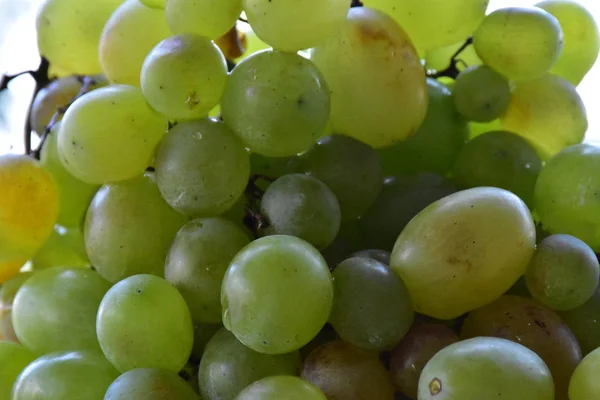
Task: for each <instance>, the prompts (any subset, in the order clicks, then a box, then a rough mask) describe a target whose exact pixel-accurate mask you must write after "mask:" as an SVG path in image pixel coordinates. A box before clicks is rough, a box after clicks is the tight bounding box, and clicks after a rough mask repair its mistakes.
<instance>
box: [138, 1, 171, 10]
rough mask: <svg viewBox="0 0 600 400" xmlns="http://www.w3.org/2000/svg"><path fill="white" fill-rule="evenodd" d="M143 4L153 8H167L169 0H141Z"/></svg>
mask: <svg viewBox="0 0 600 400" xmlns="http://www.w3.org/2000/svg"><path fill="white" fill-rule="evenodd" d="M139 1H140V2H141V3H142V4H143V5H145V6H148V7H151V8H165V6H166V3H167V0H139Z"/></svg>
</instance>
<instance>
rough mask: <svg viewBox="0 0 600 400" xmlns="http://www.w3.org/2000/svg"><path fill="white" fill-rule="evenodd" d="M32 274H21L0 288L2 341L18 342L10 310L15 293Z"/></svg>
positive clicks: (0, 334)
mask: <svg viewBox="0 0 600 400" xmlns="http://www.w3.org/2000/svg"><path fill="white" fill-rule="evenodd" d="M32 274H33V273H32V272H22V273H20V274H18V275H16V276H14V277H13V278H11V279H9V280H7V281H6V282H4V284H3V285H2V287H0V337H1V338H2V340H10V341H13V342H18V341H19V339H17V335H16V334H15V329H14V327H13V322H12V309H13V304H14V301H15V296H16V295H17V292H18V291H19V289H20V288H21V286H23V284H24V283H25V281H26V280H27V279H29V278H30V277H31V275H32Z"/></svg>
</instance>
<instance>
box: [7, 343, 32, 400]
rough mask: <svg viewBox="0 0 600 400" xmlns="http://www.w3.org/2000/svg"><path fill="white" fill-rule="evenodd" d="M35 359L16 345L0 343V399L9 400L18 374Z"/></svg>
mask: <svg viewBox="0 0 600 400" xmlns="http://www.w3.org/2000/svg"><path fill="white" fill-rule="evenodd" d="M35 359H36V356H35V354H34V353H32V352H31V351H30V350H28V349H27V348H26V347H23V346H22V345H20V344H18V343H12V342H9V341H4V340H2V341H0V397H1V398H2V399H7V400H8V399H10V398H11V392H12V388H13V385H14V384H15V381H16V380H17V377H18V376H19V374H20V373H21V372H22V371H23V370H24V369H25V367H27V366H28V365H29V364H30V363H31V362H33V361H34V360H35Z"/></svg>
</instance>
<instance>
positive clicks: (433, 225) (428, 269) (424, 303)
mask: <svg viewBox="0 0 600 400" xmlns="http://www.w3.org/2000/svg"><path fill="white" fill-rule="evenodd" d="M534 249H535V225H534V223H533V219H532V217H531V213H530V212H529V210H528V209H527V206H526V205H525V203H523V201H522V200H521V199H519V198H518V197H517V196H515V195H514V194H512V193H510V192H508V191H506V190H503V189H498V188H490V187H481V188H475V189H468V190H463V191H461V192H458V193H454V194H451V195H449V196H447V197H445V198H443V199H441V200H438V201H436V202H435V203H433V204H431V205H429V206H428V207H427V208H425V209H424V210H423V211H421V212H420V213H419V214H417V216H416V217H414V218H413V219H412V220H411V221H410V222H409V223H408V225H406V227H405V228H404V230H403V231H402V233H401V234H400V236H399V237H398V240H397V241H396V245H395V246H394V251H393V252H392V260H391V264H390V267H391V268H392V269H393V270H394V271H395V272H396V273H398V274H399V275H400V277H401V278H402V280H403V281H404V283H405V284H406V286H407V288H408V291H409V293H410V296H411V299H412V302H413V306H414V308H415V311H417V312H419V313H421V314H425V315H428V316H431V317H434V318H438V319H452V318H456V317H458V316H460V315H462V314H464V313H466V312H468V311H471V310H474V309H475V308H477V307H481V306H483V305H484V304H487V303H489V302H490V301H492V300H494V299H495V298H497V297H498V296H500V295H501V294H502V293H504V292H506V291H507V290H508V289H509V288H510V287H511V286H512V285H513V284H514V283H515V282H516V281H517V279H519V277H520V276H521V275H523V274H524V273H525V270H526V269H527V264H528V263H529V260H530V259H531V256H532V255H533V252H534Z"/></svg>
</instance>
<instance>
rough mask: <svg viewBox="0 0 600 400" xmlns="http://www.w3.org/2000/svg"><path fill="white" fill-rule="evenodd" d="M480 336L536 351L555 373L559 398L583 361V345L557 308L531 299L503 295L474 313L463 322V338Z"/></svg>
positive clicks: (562, 395) (560, 398)
mask: <svg viewBox="0 0 600 400" xmlns="http://www.w3.org/2000/svg"><path fill="white" fill-rule="evenodd" d="M479 336H493V337H499V338H503V339H508V340H512V341H513V342H516V343H519V344H521V345H523V346H525V347H527V348H529V349H530V350H532V351H534V352H535V353H536V354H537V355H539V356H540V357H541V358H542V359H543V360H544V362H545V363H546V364H547V366H548V368H549V369H550V371H551V372H552V376H553V378H554V384H555V387H556V399H557V400H566V399H567V388H568V386H569V379H570V378H571V375H572V374H573V371H574V370H575V367H576V366H577V364H579V362H580V361H581V348H580V347H579V344H578V343H577V339H576V338H575V336H574V335H573V332H571V330H570V329H569V327H568V326H567V325H566V324H565V323H564V322H563V320H562V319H561V318H560V317H559V316H558V314H556V313H555V312H554V311H552V310H550V309H549V308H546V307H545V306H543V305H541V304H538V303H536V302H535V301H533V300H530V299H525V298H522V297H518V296H511V295H506V296H502V297H500V298H498V299H496V300H495V301H493V302H492V303H490V304H487V305H485V306H483V307H481V308H479V309H477V310H475V311H473V312H471V313H470V314H469V316H468V317H467V319H466V320H465V322H464V323H463V326H462V329H461V338H463V339H464V338H474V337H479ZM508 398H512V397H511V396H508ZM553 398H554V397H553ZM523 399H524V400H525V399H528V397H523Z"/></svg>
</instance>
